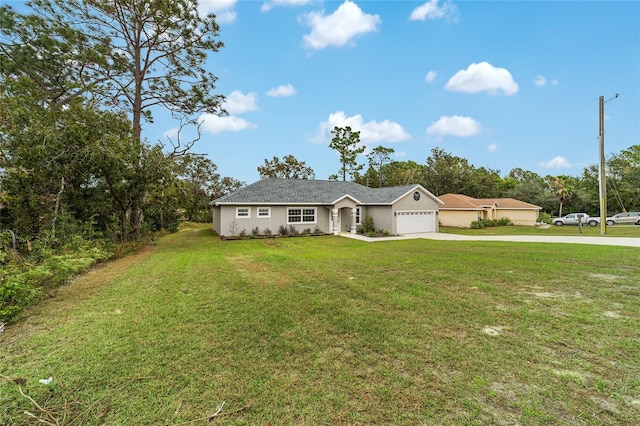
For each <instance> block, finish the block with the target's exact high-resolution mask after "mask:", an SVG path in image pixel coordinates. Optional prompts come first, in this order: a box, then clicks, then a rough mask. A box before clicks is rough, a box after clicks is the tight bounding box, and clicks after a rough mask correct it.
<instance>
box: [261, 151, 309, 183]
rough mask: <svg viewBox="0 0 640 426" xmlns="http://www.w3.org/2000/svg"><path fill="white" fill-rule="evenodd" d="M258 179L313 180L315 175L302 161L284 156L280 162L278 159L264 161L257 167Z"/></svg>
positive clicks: (291, 156) (290, 156)
mask: <svg viewBox="0 0 640 426" xmlns="http://www.w3.org/2000/svg"><path fill="white" fill-rule="evenodd" d="M258 173H260V179H265V178H283V179H315V178H316V175H315V173H314V172H313V169H312V168H311V167H308V166H307V165H306V163H305V162H304V161H299V160H298V159H296V157H294V156H293V155H285V156H284V157H282V161H281V160H280V159H279V158H278V157H273V160H271V161H267V159H266V158H265V159H264V165H263V166H258Z"/></svg>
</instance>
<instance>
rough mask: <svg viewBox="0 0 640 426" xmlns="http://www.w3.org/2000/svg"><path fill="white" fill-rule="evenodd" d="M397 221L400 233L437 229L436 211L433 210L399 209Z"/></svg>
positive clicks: (433, 230)
mask: <svg viewBox="0 0 640 426" xmlns="http://www.w3.org/2000/svg"><path fill="white" fill-rule="evenodd" d="M396 221H397V222H396V232H397V233H398V234H413V233H416V232H435V231H436V213H435V211H433V210H414V211H399V212H396Z"/></svg>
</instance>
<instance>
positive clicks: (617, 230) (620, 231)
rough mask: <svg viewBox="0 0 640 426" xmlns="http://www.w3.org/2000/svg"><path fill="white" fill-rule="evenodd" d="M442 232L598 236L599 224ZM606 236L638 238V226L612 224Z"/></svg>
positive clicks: (443, 228) (447, 230) (446, 230)
mask: <svg viewBox="0 0 640 426" xmlns="http://www.w3.org/2000/svg"><path fill="white" fill-rule="evenodd" d="M439 231H440V232H442V233H447V234H463V235H571V236H580V235H583V236H588V237H595V236H600V226H583V227H582V234H581V233H580V229H579V228H578V227H577V226H569V225H565V226H555V225H547V226H544V227H539V226H492V227H487V228H482V229H470V228H455V227H450V226H441V227H440V229H439ZM602 237H603V238H607V237H632V238H638V239H640V226H637V225H614V226H607V231H606V234H605V235H603V236H602Z"/></svg>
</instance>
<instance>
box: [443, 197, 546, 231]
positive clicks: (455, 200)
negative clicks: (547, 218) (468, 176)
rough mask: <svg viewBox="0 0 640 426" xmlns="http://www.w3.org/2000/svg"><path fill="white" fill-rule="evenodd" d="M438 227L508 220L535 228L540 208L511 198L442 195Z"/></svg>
mask: <svg viewBox="0 0 640 426" xmlns="http://www.w3.org/2000/svg"><path fill="white" fill-rule="evenodd" d="M439 198H440V199H441V200H442V201H443V202H444V204H443V205H441V206H440V225H442V226H455V227H462V228H469V227H471V222H473V221H474V220H481V219H492V220H498V219H503V218H508V219H509V220H511V223H513V224H514V225H524V226H535V224H536V222H537V221H538V213H539V212H540V210H542V207H540V206H536V205H533V204H529V203H525V202H524V201H519V200H515V199H513V198H472V197H467V196H466V195H462V194H444V195H441V196H440V197H439Z"/></svg>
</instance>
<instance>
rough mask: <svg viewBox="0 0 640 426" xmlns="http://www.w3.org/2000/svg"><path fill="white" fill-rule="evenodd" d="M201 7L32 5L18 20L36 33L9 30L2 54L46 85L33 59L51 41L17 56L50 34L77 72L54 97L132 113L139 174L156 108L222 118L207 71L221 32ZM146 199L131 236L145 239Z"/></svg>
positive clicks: (117, 0) (188, 3)
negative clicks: (146, 125) (44, 32)
mask: <svg viewBox="0 0 640 426" xmlns="http://www.w3.org/2000/svg"><path fill="white" fill-rule="evenodd" d="M197 6H198V3H197V1H194V0H174V1H167V0H113V1H109V2H105V1H103V0H86V1H81V0H34V1H33V2H32V7H33V8H34V11H35V12H36V15H35V16H29V17H25V18H24V19H22V21H21V22H23V23H25V24H28V25H30V26H31V27H30V28H31V29H30V30H29V31H27V30H20V31H17V30H15V28H16V25H11V27H13V28H14V30H13V32H12V34H13V35H14V39H13V40H12V42H11V43H4V44H5V47H4V48H3V49H4V50H5V51H7V52H11V53H12V56H10V57H9V59H10V60H11V61H12V62H13V63H15V64H16V67H15V70H16V72H22V73H23V74H24V75H28V76H29V77H30V78H33V79H34V80H35V81H37V82H39V84H41V85H43V86H46V82H47V81H48V79H50V78H51V76H50V73H49V70H48V69H47V68H45V69H42V67H38V66H36V65H35V64H37V61H36V60H35V59H34V58H36V59H37V58H38V56H37V55H39V51H40V50H43V49H46V48H47V46H49V45H50V44H51V43H49V41H50V40H47V39H45V40H43V41H41V42H40V41H39V39H36V40H38V41H39V42H38V44H37V48H38V49H31V50H30V51H27V53H28V54H31V56H32V57H31V58H30V59H29V60H22V58H23V57H24V55H23V56H20V55H18V54H17V53H15V52H18V53H20V52H22V51H21V50H20V48H19V47H18V46H19V45H21V44H22V45H25V44H26V45H28V44H29V43H30V40H26V38H28V37H31V36H32V35H34V34H38V33H40V30H41V29H42V28H48V29H50V30H51V33H49V34H50V35H49V38H50V39H51V40H54V41H56V42H57V43H59V46H54V47H55V48H53V49H49V50H46V51H47V54H48V56H47V57H49V56H50V57H52V58H54V59H56V60H58V61H59V62H60V63H64V64H66V65H67V66H68V68H69V69H70V71H69V72H68V73H69V74H72V73H73V75H70V76H69V77H68V78H66V79H63V80H64V81H63V83H64V87H63V88H62V89H60V90H59V92H61V93H62V94H58V95H56V99H57V100H61V99H66V98H68V97H69V94H78V93H79V94H83V95H84V96H87V97H91V98H92V99H93V100H95V101H96V102H100V103H101V105H102V106H103V107H109V108H118V109H121V110H123V111H126V112H127V113H128V114H130V117H131V122H132V138H133V142H134V149H136V150H137V154H138V157H139V159H140V161H139V162H138V163H139V164H138V165H137V166H136V168H135V169H134V170H138V169H140V168H141V160H142V153H143V150H144V149H143V146H144V144H145V141H144V140H143V138H142V130H143V122H144V121H145V120H147V121H152V120H153V116H152V110H153V109H155V108H166V109H168V110H169V111H170V112H171V114H172V115H174V116H175V117H176V118H177V119H180V120H181V122H182V123H190V124H194V125H195V124H196V123H197V117H195V114H196V113H197V114H199V113H202V112H207V113H211V114H224V110H223V109H222V108H221V102H222V101H223V99H224V98H223V97H222V96H221V95H214V94H213V93H212V92H213V91H214V89H215V82H216V80H217V78H216V77H215V76H214V75H213V74H212V73H211V72H209V71H207V70H206V69H205V63H206V61H207V55H208V53H212V52H217V51H218V50H219V49H220V48H221V47H222V43H221V42H220V41H218V40H217V37H218V35H219V27H218V25H217V23H216V21H215V16H214V15H213V14H210V15H207V16H205V17H202V16H201V15H200V14H199V13H198V9H197ZM13 22H16V19H14V20H13ZM6 26H9V25H6ZM7 46H8V47H7ZM76 53H77V54H78V61H75V54H76ZM34 55H35V56H34ZM92 55H93V56H92ZM72 76H73V77H74V78H71V77H72ZM190 147H191V144H187V145H186V146H177V147H176V146H174V150H173V152H172V153H171V155H179V154H184V153H186V152H187V151H188V149H189V148H190ZM137 180H138V182H139V183H142V184H144V183H146V182H144V181H143V180H141V179H137ZM145 194H146V190H144V188H142V190H141V191H140V196H139V197H138V199H135V200H133V203H132V205H131V207H130V209H131V214H130V222H131V236H132V237H133V238H138V237H139V235H140V226H141V222H142V204H143V202H144V196H145Z"/></svg>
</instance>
